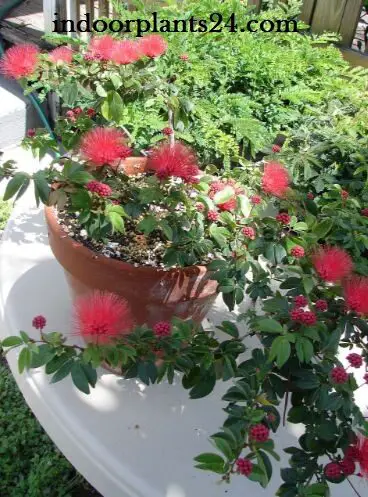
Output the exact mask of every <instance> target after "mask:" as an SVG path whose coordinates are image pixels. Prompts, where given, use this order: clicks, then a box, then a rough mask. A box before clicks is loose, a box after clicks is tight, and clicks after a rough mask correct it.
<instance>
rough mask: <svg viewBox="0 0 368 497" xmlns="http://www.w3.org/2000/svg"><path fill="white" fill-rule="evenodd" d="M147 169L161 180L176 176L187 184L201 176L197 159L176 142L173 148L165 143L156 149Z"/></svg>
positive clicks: (149, 159)
mask: <svg viewBox="0 0 368 497" xmlns="http://www.w3.org/2000/svg"><path fill="white" fill-rule="evenodd" d="M147 167H148V169H151V170H152V171H154V172H155V174H156V176H157V177H158V178H160V179H167V178H170V177H172V176H175V177H177V178H182V179H183V181H184V182H185V183H190V182H191V181H192V179H193V178H194V177H195V176H197V175H198V174H199V169H198V165H197V157H196V156H195V154H194V152H193V151H192V150H191V149H190V148H188V147H186V146H185V145H184V144H183V143H180V142H175V144H174V145H173V146H171V145H170V144H169V143H163V144H161V145H160V146H158V147H157V148H156V149H154V150H153V151H152V154H151V155H150V157H149V158H148V162H147Z"/></svg>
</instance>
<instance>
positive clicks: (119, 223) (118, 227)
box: [108, 211, 125, 233]
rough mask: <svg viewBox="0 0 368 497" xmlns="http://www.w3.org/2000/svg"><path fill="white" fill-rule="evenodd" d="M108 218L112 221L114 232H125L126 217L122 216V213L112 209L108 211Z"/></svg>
mask: <svg viewBox="0 0 368 497" xmlns="http://www.w3.org/2000/svg"><path fill="white" fill-rule="evenodd" d="M108 218H109V221H110V223H111V226H112V231H113V233H115V232H118V233H125V223H124V219H123V218H122V217H121V215H120V214H118V213H117V212H114V211H110V212H109V213H108Z"/></svg>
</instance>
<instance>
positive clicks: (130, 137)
mask: <svg viewBox="0 0 368 497" xmlns="http://www.w3.org/2000/svg"><path fill="white" fill-rule="evenodd" d="M121 129H122V130H123V131H124V133H125V134H126V135H127V137H128V138H129V140H130V141H131V142H133V137H132V135H131V134H130V133H129V131H128V130H127V129H126V127H125V126H122V127H121Z"/></svg>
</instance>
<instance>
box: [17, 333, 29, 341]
mask: <svg viewBox="0 0 368 497" xmlns="http://www.w3.org/2000/svg"><path fill="white" fill-rule="evenodd" d="M19 334H20V336H21V338H22V340H23V342H24V343H29V341H30V340H29V336H28V335H27V333H26V332H25V331H20V332H19Z"/></svg>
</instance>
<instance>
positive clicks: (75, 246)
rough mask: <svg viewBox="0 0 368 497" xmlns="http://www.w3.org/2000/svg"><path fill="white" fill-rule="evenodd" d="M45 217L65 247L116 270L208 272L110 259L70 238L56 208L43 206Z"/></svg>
mask: <svg viewBox="0 0 368 497" xmlns="http://www.w3.org/2000/svg"><path fill="white" fill-rule="evenodd" d="M44 212H45V218H46V222H47V225H48V229H51V230H52V231H53V232H54V233H55V234H56V235H57V236H58V238H62V239H63V244H64V246H68V247H67V248H68V249H70V250H78V252H79V254H82V255H84V256H86V257H90V258H95V259H96V261H97V260H98V259H100V260H101V262H102V261H103V262H104V264H109V265H110V266H115V267H116V270H119V271H121V270H130V271H137V272H139V273H141V274H148V273H152V272H155V273H163V274H166V275H167V274H168V275H170V274H176V273H178V272H182V273H195V274H198V275H199V274H205V273H207V272H208V269H207V266H203V265H194V266H185V267H177V268H169V269H161V268H156V267H153V266H138V267H137V266H135V265H134V264H130V263H129V262H124V261H120V260H116V259H111V258H109V257H106V256H104V255H103V254H99V253H98V252H94V251H93V250H91V249H89V248H87V247H85V246H84V245H83V244H82V243H80V242H77V241H76V240H74V239H73V238H71V237H70V236H69V235H68V233H67V232H66V231H65V230H64V229H63V227H62V226H61V225H60V224H59V223H58V222H57V216H56V209H55V208H54V207H53V206H46V205H45V208H44Z"/></svg>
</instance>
